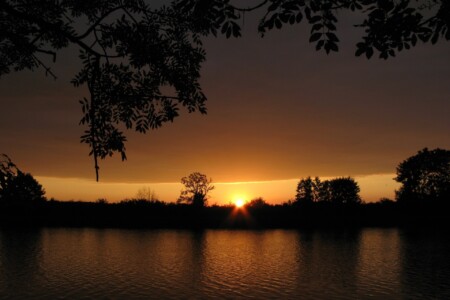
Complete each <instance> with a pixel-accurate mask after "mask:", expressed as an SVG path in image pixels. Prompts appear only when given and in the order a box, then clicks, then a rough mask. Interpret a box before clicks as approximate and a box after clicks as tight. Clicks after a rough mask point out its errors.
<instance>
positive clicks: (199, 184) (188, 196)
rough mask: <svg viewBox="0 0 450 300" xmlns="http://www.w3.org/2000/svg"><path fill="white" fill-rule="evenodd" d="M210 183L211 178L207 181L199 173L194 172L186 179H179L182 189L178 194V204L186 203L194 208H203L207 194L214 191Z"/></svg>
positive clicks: (203, 175) (204, 176)
mask: <svg viewBox="0 0 450 300" xmlns="http://www.w3.org/2000/svg"><path fill="white" fill-rule="evenodd" d="M211 182H212V179H211V178H210V179H209V180H208V178H207V177H206V175H205V174H202V173H200V172H194V173H192V174H190V175H189V176H187V177H183V178H181V183H182V184H183V185H184V189H183V190H182V191H181V193H180V197H179V198H178V203H188V204H192V205H193V206H195V207H203V206H205V205H206V202H207V199H208V193H209V192H210V191H212V190H213V189H214V186H213V185H212V184H211Z"/></svg>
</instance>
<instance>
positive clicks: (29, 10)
mask: <svg viewBox="0 0 450 300" xmlns="http://www.w3.org/2000/svg"><path fill="white" fill-rule="evenodd" d="M0 19H1V21H0V32H1V33H0V75H1V74H6V73H9V72H10V71H20V70H23V69H30V70H35V69H37V68H39V67H43V68H44V69H45V72H46V74H47V75H50V76H53V77H55V78H56V75H55V74H54V73H53V72H52V70H51V69H50V67H49V66H48V62H46V61H48V58H51V60H52V61H53V62H55V61H56V59H57V54H58V51H59V50H61V49H63V48H66V47H68V46H71V45H72V46H76V47H78V48H79V49H80V54H79V58H80V59H81V61H82V64H83V67H82V68H81V70H80V71H79V72H78V74H76V75H75V77H74V79H73V80H72V83H73V84H74V85H75V86H76V87H78V86H82V85H86V86H87V87H88V90H89V97H85V98H83V99H82V100H80V103H81V107H82V112H83V116H82V118H81V121H80V123H81V124H83V125H86V126H87V127H88V129H87V130H86V131H85V132H84V134H83V135H82V136H81V141H82V142H84V143H87V144H88V145H89V146H90V149H91V151H90V155H93V157H94V164H95V170H96V177H97V180H98V169H99V166H98V158H102V159H103V158H105V157H107V156H111V155H113V153H114V152H119V153H120V154H121V156H122V160H125V159H126V154H125V141H126V137H125V136H124V134H123V132H122V131H121V129H120V128H124V127H125V128H127V129H135V130H136V131H138V132H142V133H145V132H146V131H148V130H149V129H155V128H158V127H160V126H162V124H163V123H165V122H172V121H173V120H174V118H175V117H177V116H178V115H179V110H180V107H185V108H186V109H187V110H188V111H189V112H194V111H200V112H201V113H206V108H205V101H206V97H205V96H204V94H203V92H202V90H201V88H200V85H199V83H198V79H199V77H200V73H199V72H200V63H201V62H203V61H204V51H203V49H202V47H201V41H200V36H199V34H200V33H201V32H199V30H197V29H195V28H193V27H192V22H191V21H190V20H189V19H187V18H186V16H185V14H183V13H181V12H180V11H179V10H176V9H174V7H173V6H172V5H170V6H168V7H160V8H151V7H150V6H149V5H148V4H146V2H145V1H142V0H107V1H105V0H94V1H72V0H61V1H32V0H26V1H19V0H17V1H15V0H10V1H8V0H4V1H0Z"/></svg>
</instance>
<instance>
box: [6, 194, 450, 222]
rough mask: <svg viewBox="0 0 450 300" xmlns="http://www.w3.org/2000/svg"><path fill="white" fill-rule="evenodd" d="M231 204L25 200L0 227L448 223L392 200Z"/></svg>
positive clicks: (443, 211) (427, 209)
mask: <svg viewBox="0 0 450 300" xmlns="http://www.w3.org/2000/svg"><path fill="white" fill-rule="evenodd" d="M254 201H255V200H253V201H252V202H250V203H249V204H247V205H246V206H244V207H242V208H237V207H235V206H234V205H224V206H218V205H212V206H206V207H196V206H193V205H188V204H177V203H166V202H162V201H148V200H139V199H133V200H125V201H121V202H118V203H108V202H106V201H97V202H82V201H57V200H53V199H52V200H49V201H45V202H40V203H30V204H28V205H16V206H8V207H7V208H6V207H5V206H4V205H3V204H2V205H1V206H0V208H1V210H0V225H1V226H67V227H121V228H180V229H182V228H186V229H201V228H303V227H355V226H358V227H359V226H383V227H385V226H388V227H390V226H416V225H418V226H434V225H439V226H440V225H443V224H444V223H449V218H448V208H449V207H448V205H437V206H436V205H431V204H423V203H422V204H418V205H405V204H402V203H399V202H395V201H392V200H383V201H379V202H376V203H358V204H334V203H329V202H317V203H313V204H311V205H308V206H302V205H296V204H295V203H292V202H286V203H283V204H277V205H272V204H268V203H266V202H265V201H264V200H262V199H256V201H258V202H257V203H254Z"/></svg>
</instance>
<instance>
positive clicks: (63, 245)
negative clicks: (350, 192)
mask: <svg viewBox="0 0 450 300" xmlns="http://www.w3.org/2000/svg"><path fill="white" fill-rule="evenodd" d="M449 255H450V238H449V235H448V234H447V232H440V231H434V230H402V229H397V228H390V229H380V228H374V229H372V228H367V229H360V230H311V231H308V230H298V231H297V230H263V231H251V230H205V231H201V232H193V231H183V230H121V229H68V228H43V229H33V230H30V229H20V230H19V229H0V298H1V299H180V298H181V299H186V298H190V299H199V298H202V299H205V298H206V299H208V298H220V299H239V298H253V299H268V298H270V299H278V298H283V299H300V298H301V299H450V258H449Z"/></svg>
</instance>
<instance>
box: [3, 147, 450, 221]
mask: <svg viewBox="0 0 450 300" xmlns="http://www.w3.org/2000/svg"><path fill="white" fill-rule="evenodd" d="M395 180H397V181H398V182H400V183H401V187H400V189H399V190H398V191H396V200H395V201H394V200H390V199H380V201H378V202H375V203H364V202H363V201H361V198H360V196H359V187H358V184H357V182H356V181H355V180H354V179H353V178H351V177H341V178H335V179H331V180H325V181H322V180H320V178H318V177H316V178H314V179H312V178H311V177H307V178H302V179H301V180H300V181H299V183H298V185H297V189H296V195H295V199H293V200H289V201H287V202H285V203H283V204H276V205H273V204H269V203H267V202H266V201H265V200H264V199H263V198H256V199H253V200H252V201H250V202H249V203H247V204H246V205H244V206H243V207H241V208H238V207H236V206H234V205H231V204H229V205H223V206H218V205H212V206H208V205H207V197H208V195H207V194H208V192H209V191H211V190H212V189H213V188H214V187H213V186H212V185H211V181H212V180H211V179H208V178H207V177H206V175H204V174H201V173H199V172H195V173H192V174H191V175H190V176H188V177H183V178H182V183H183V184H184V185H185V189H184V190H183V191H182V193H181V196H180V199H179V201H178V202H177V203H167V202H163V201H160V200H158V199H157V197H156V195H155V194H154V193H153V192H152V191H150V190H141V191H140V192H138V195H137V197H136V198H135V199H127V200H123V201H121V202H118V203H108V201H107V200H105V199H99V200H98V201H96V202H82V201H58V200H54V199H51V200H46V199H45V198H44V193H45V192H44V190H43V189H42V186H40V185H39V184H38V183H37V181H35V179H34V178H33V177H32V176H31V175H30V174H28V173H24V172H22V171H20V170H19V169H18V168H17V166H16V165H14V164H13V163H12V162H11V160H10V159H9V157H7V156H6V155H2V156H1V157H0V226H68V227H85V226H90V227H122V228H183V229H184V228H186V229H203V228H305V227H314V228H317V227H359V226H422V227H425V226H434V227H436V228H438V227H443V228H444V227H446V226H448V223H449V220H450V219H449V218H448V209H449V208H450V205H449V201H450V151H448V150H443V149H434V150H428V149H427V148H425V149H423V150H421V151H419V152H418V153H417V154H416V155H414V156H412V157H410V158H408V159H406V160H405V161H403V162H402V163H400V164H399V166H398V168H397V177H396V178H395Z"/></svg>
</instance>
